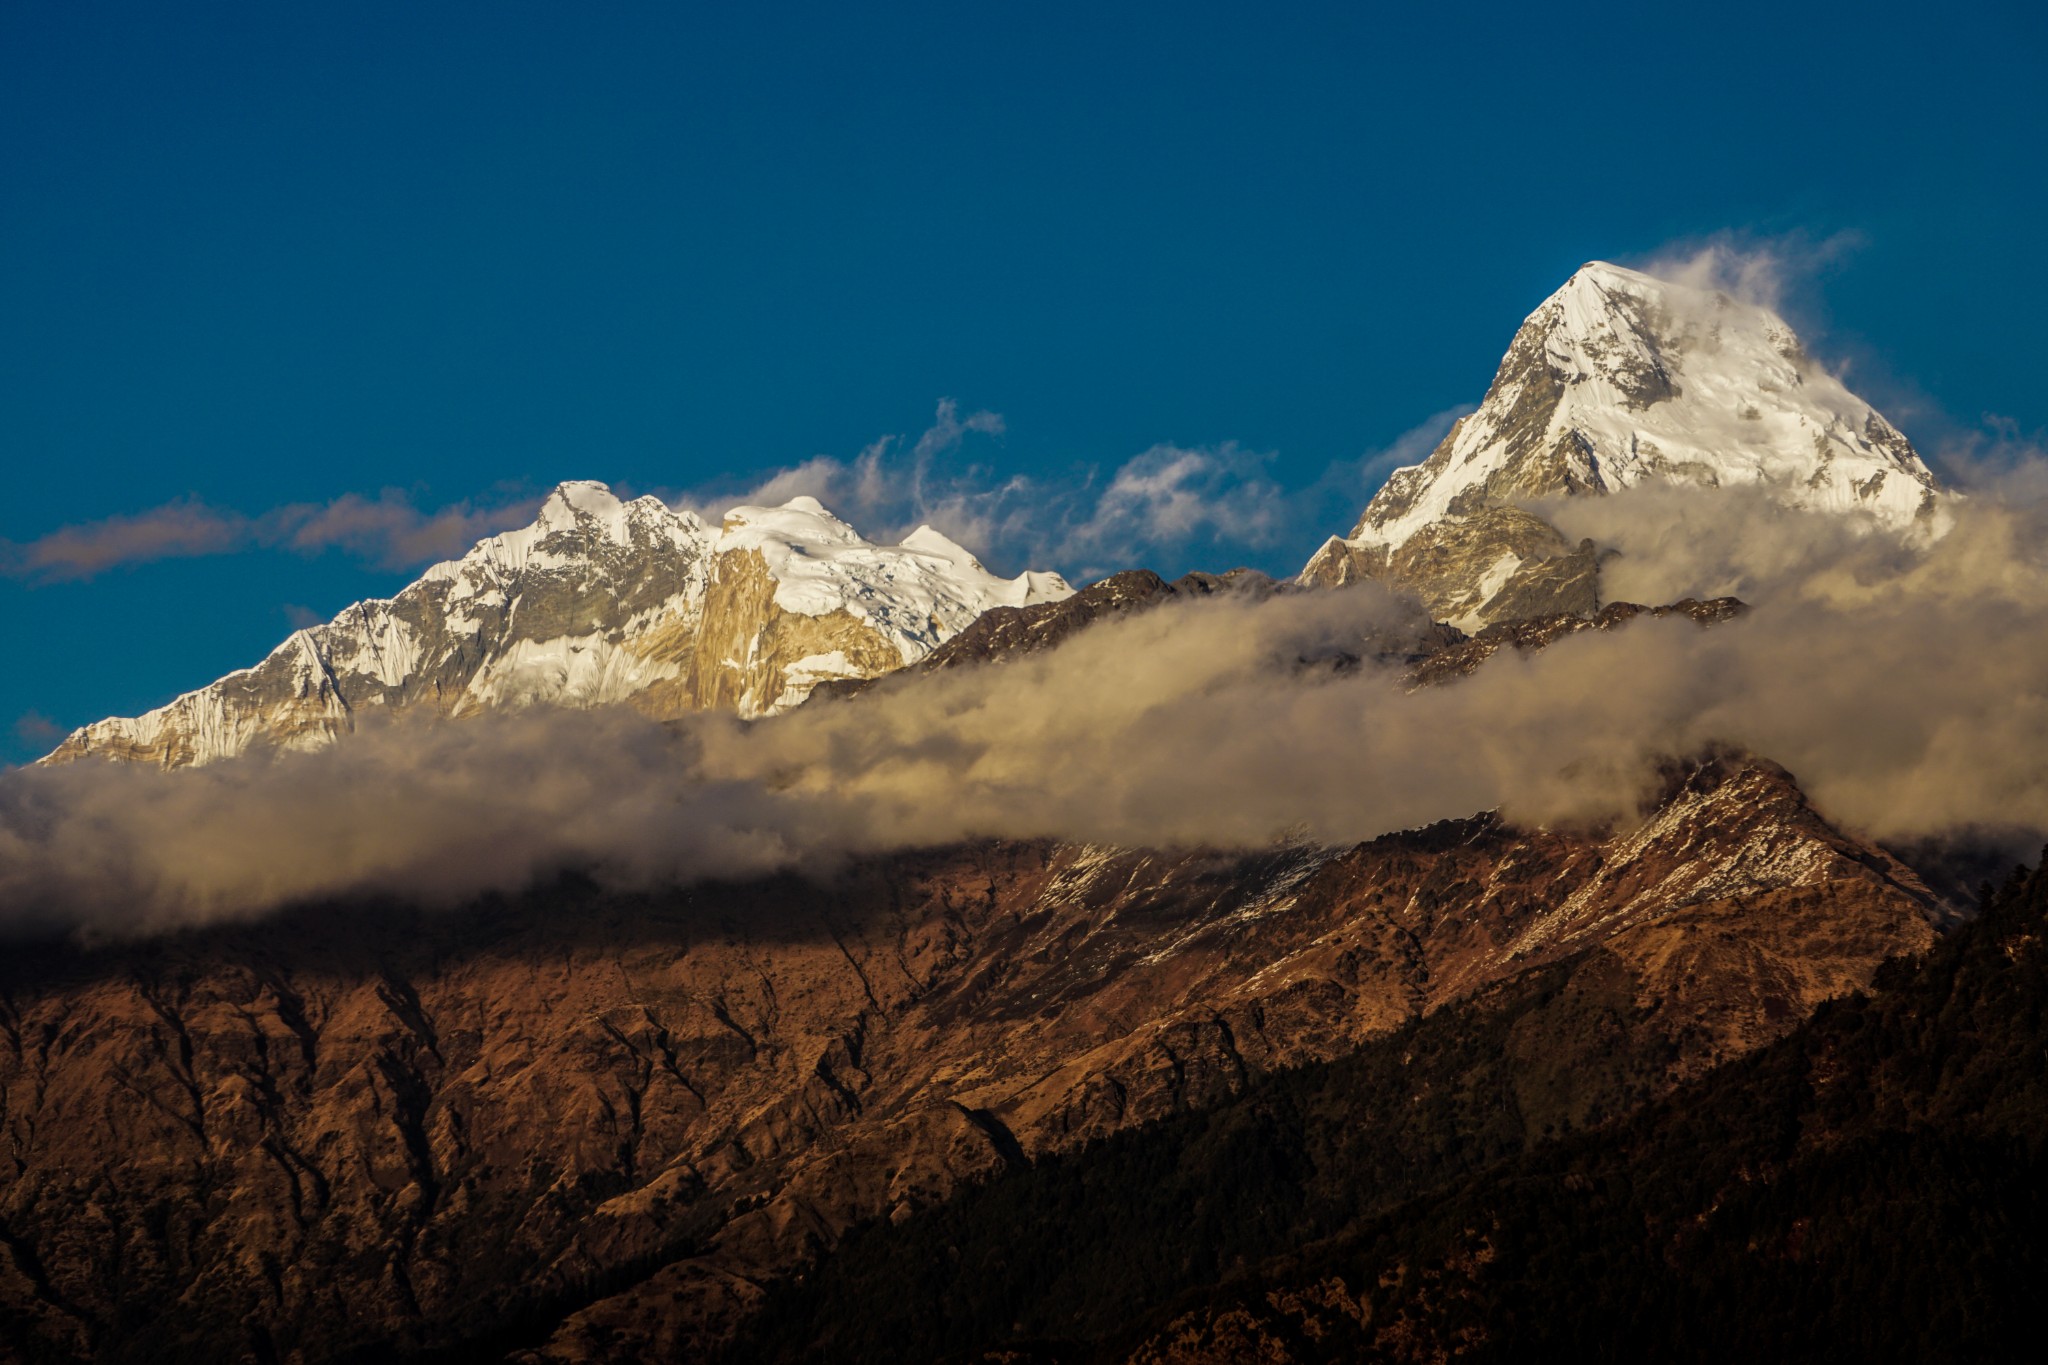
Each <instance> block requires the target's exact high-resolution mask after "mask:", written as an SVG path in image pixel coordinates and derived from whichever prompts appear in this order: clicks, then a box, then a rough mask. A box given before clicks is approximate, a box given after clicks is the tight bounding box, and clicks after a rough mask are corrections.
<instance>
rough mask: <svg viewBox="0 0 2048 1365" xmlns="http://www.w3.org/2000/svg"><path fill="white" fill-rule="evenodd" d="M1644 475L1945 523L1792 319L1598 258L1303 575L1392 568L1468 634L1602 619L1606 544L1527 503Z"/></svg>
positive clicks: (1628, 482) (1895, 436)
mask: <svg viewBox="0 0 2048 1365" xmlns="http://www.w3.org/2000/svg"><path fill="white" fill-rule="evenodd" d="M1644 484H1673V485H1681V486H1687V487H1696V488H1732V487H1754V488H1760V489H1762V490H1763V491H1764V492H1765V493H1766V494H1767V495H1768V496H1770V497H1771V498H1773V499H1774V500H1776V501H1779V502H1781V503H1784V504H1786V505H1788V506H1793V507H1801V508H1808V509H1813V510H1819V511H1828V512H1839V513H1845V514H1846V513H1854V514H1861V515H1866V516H1868V517H1870V518H1871V519H1873V520H1874V521H1875V522H1877V523H1879V524H1882V525H1885V526H1889V527H1892V528H1895V529H1903V528H1906V527H1912V526H1927V525H1932V524H1933V523H1934V522H1935V521H1936V520H1938V515H1939V501H1938V494H1937V490H1936V488H1935V483H1934V476H1933V475H1932V474H1931V473H1930V472H1929V471H1928V469H1927V466H1926V465H1925V464H1924V463H1923V462H1922V461H1921V459H1920V457H1919V455H1918V453H1917V452H1915V451H1914V449H1913V447H1912V444H1911V443H1910V442H1908V441H1907V440H1906V438H1905V437H1904V436H1902V435H1900V434H1899V432H1898V431H1897V429H1896V428H1894V427H1893V426H1892V425H1891V424H1890V423H1889V422H1887V421H1886V420H1885V419H1884V417H1883V416H1882V415H1880V414H1879V413H1878V412H1877V411H1876V410H1875V409H1874V408H1872V407H1871V406H1870V405H1869V404H1868V403H1865V402H1864V401H1863V400H1862V399H1860V398H1858V397H1856V396H1855V395H1854V394H1852V393H1850V392H1849V390H1848V389H1847V388H1845V387H1844V386H1843V385H1842V383H1841V382H1840V381H1839V380H1838V379H1836V378H1835V377H1834V376H1833V375H1830V374H1829V373H1827V372H1826V371H1825V370H1823V369H1822V368H1820V367H1819V366H1817V365H1815V364H1813V363H1812V362H1811V361H1810V360H1808V359H1807V357H1806V355H1805V353H1804V351H1803V350H1802V349H1801V347H1800V344H1799V340H1798V338H1797V337H1796V336H1794V335H1793V333H1792V330H1791V328H1789V327H1788V326H1786V324H1785V322H1784V319H1782V318H1780V317H1778V316H1777V315H1776V314H1774V313H1772V312H1770V311H1769V310H1767V309H1763V308H1759V307H1755V306H1753V305H1750V304H1745V303H1741V302H1738V301H1736V300H1734V299H1731V298H1729V297H1728V296H1726V295H1724V294H1718V293H1713V292H1709V291H1705V290H1700V289H1695V288H1691V287H1689V286H1686V285H1681V284H1675V283H1672V282H1669V281H1665V280H1658V279H1654V278H1652V277H1650V276H1648V275H1643V274H1640V273H1638V272H1636V271H1632V270H1624V269H1621V268H1620V267H1617V266H1612V265H1607V264H1605V263H1604V262H1598V261H1595V262H1592V263H1590V264H1588V265H1586V266H1584V267H1582V268H1581V269H1580V270H1579V271H1578V272H1577V273H1576V274H1574V275H1573V276H1572V278H1571V279H1570V280H1569V281H1567V282H1566V284H1565V285H1564V287H1563V288H1562V289H1560V290H1558V292H1557V293H1556V294H1553V295H1552V296H1551V297H1550V298H1549V299H1547V300H1546V301H1545V302H1544V303H1543V305H1542V306H1541V307H1539V308H1538V309H1537V310H1536V311H1535V312H1534V313H1531V314H1530V315H1529V317H1528V319H1527V320H1526V321H1525V322H1524V323H1523V324H1522V326H1521V329H1520V330H1519V331H1518V332H1517V333H1516V334H1515V338H1514V341H1513V343H1512V344H1511V345H1510V346H1509V348H1508V352H1507V355H1506V356H1505V357H1504V358H1503V359H1502V361H1501V364H1500V368H1499V370H1498V371H1497V372H1496V373H1495V375H1494V379H1493V384H1492V386H1491V387H1489V388H1488V390H1487V392H1486V397H1485V399H1484V401H1483V402H1481V404H1480V405H1479V408H1478V410H1477V411H1475V412H1473V413H1472V414H1471V415H1470V416H1468V417H1466V418H1464V419H1463V420H1461V421H1460V422H1458V424H1457V425H1456V426H1454V427H1453V428H1452V429H1451V431H1450V434H1449V435H1447V436H1445V437H1444V439H1443V442H1442V443H1441V444H1440V445H1438V446H1437V448H1436V450H1435V451H1433V452H1432V453H1431V454H1430V456H1429V458H1428V459H1426V460H1424V461H1423V462H1422V463H1421V464H1419V465H1410V466H1408V467H1406V468H1403V469H1398V470H1396V471H1394V473H1393V475H1392V476H1391V477H1389V478H1388V480H1387V482H1386V484H1385V486H1384V487H1382V488H1381V489H1380V491H1379V493H1378V494H1377V495H1375V496H1374V498H1373V500H1372V502H1371V503H1370V504H1369V505H1368V506H1367V507H1366V509H1365V513H1364V515H1363V516H1362V517H1361V518H1360V520H1359V523H1358V525H1357V527H1356V528H1355V529H1354V530H1353V531H1352V533H1351V534H1350V535H1349V536H1348V537H1344V538H1337V537H1332V538H1331V539H1330V540H1329V541H1327V542H1325V544H1324V545H1323V546H1322V548H1321V549H1319V550H1318V551H1317V552H1316V554H1315V556H1314V557H1313V558H1312V559H1310V561H1309V563H1308V565H1307V567H1306V568H1305V569H1303V571H1302V574H1301V581H1302V582H1303V583H1306V584H1311V585H1318V586H1334V585H1337V584H1341V583H1344V582H1348V581H1352V580H1355V579H1358V578H1377V579H1381V580H1383V581H1385V582H1388V583H1390V584H1393V585H1395V586H1397V587H1401V588H1405V589H1408V590H1410V591H1412V592H1414V593H1416V594H1417V595H1419V596H1420V597H1421V598H1422V600H1423V601H1424V603H1426V604H1427V605H1428V607H1429V609H1430V611H1431V612H1432V614H1434V615H1435V616H1436V617H1437V618H1438V619H1440V620H1447V621H1450V622H1452V623H1453V624H1455V625H1458V626H1460V627H1462V628H1464V629H1467V630H1477V629H1479V628H1480V627H1483V626H1485V625H1487V624H1490V623H1492V622H1497V621H1508V620H1514V619H1517V618H1519V617H1524V616H1532V615H1543V614H1550V613H1557V612H1572V613H1578V614H1586V613H1590V612H1592V611H1593V610H1595V609H1597V608H1598V606H1599V605H1600V602H1599V588H1598V582H1599V576H1598V575H1599V560H1598V555H1597V552H1596V551H1595V549H1594V547H1592V546H1591V545H1590V544H1578V545H1574V544H1571V543H1569V542H1568V541H1566V540H1565V538H1564V537H1563V536H1562V535H1560V534H1559V533H1558V532H1557V531H1556V530H1555V529H1554V528H1553V527H1551V526H1550V525H1549V524H1548V523H1546V522H1544V521H1543V520H1542V519H1541V518H1540V517H1539V516H1538V515H1537V514H1536V513H1535V512H1532V511H1531V510H1529V508H1530V507H1531V506H1532V505H1538V506H1540V504H1541V503H1542V502H1543V501H1544V500H1546V499H1555V498H1568V497H1583V496H1592V495H1599V494H1603V493H1610V492H1613V491H1615V490H1617V489H1622V488H1630V487H1636V486H1640V485H1644Z"/></svg>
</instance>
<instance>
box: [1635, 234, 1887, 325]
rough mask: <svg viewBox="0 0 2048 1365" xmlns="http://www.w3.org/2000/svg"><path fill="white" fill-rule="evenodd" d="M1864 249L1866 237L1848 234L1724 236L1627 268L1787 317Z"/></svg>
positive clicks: (1669, 248) (1675, 247) (1693, 241)
mask: <svg viewBox="0 0 2048 1365" xmlns="http://www.w3.org/2000/svg"><path fill="white" fill-rule="evenodd" d="M1863 244H1864V238H1863V235H1862V234H1861V233H1859V232H1850V231H1845V232H1836V233H1832V234H1830V235H1828V236H1825V237H1815V236H1813V235H1812V234H1810V233H1802V232H1790V233H1777V234H1772V235H1764V234H1758V233H1744V232H1735V231H1724V232H1717V233H1714V234H1712V235H1711V236H1707V237H1695V238H1686V239H1682V240H1680V241H1675V242H1670V243H1667V244H1666V245H1664V246H1661V247H1659V248H1658V249H1657V250H1655V251H1653V252H1651V253H1650V254H1649V255H1647V256H1643V257H1639V258H1635V259H1634V260H1631V261H1628V262H1625V264H1629V265H1631V266H1632V267H1633V268H1635V269H1637V270H1640V271H1642V272H1643V273H1644V274H1646V275H1655V276H1656V277H1657V278H1659V279H1663V280H1670V281H1672V282H1673V283H1675V284H1685V285H1690V286H1692V287H1693V288H1695V289H1711V290H1718V291H1719V292H1721V293H1723V294H1727V295H1729V296H1730V297H1731V298H1736V299H1740V300H1742V301H1743V302H1744V303H1752V304H1756V305H1758V306H1759V307H1763V308H1769V309H1770V310H1772V311H1773V312H1783V311H1784V309H1785V307H1786V305H1787V303H1788V301H1789V300H1792V299H1794V298H1797V297H1798V296H1800V295H1803V294H1804V293H1805V292H1806V291H1807V290H1808V289H1810V287H1811V286H1812V285H1813V284H1814V283H1815V282H1816V281H1817V280H1819V279H1820V278H1821V277H1822V276H1823V275H1825V274H1826V273H1827V271H1829V270H1830V269H1833V268H1834V267H1835V266H1838V265H1840V264H1841V263H1842V262H1843V261H1846V260H1847V259H1848V258H1849V257H1850V256H1852V255H1854V254H1855V253H1856V252H1857V251H1858V250H1860V249H1861V248H1862V246H1863Z"/></svg>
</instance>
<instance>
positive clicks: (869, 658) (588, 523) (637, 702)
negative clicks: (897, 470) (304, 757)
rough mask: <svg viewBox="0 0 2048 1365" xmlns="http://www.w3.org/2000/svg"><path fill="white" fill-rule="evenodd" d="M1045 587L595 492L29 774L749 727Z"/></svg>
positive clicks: (826, 532)
mask: <svg viewBox="0 0 2048 1365" xmlns="http://www.w3.org/2000/svg"><path fill="white" fill-rule="evenodd" d="M1069 592H1070V589H1069V588H1068V587H1067V585H1066V584H1065V583H1064V582H1063V581H1062V580H1061V579H1060V578H1059V577H1058V576H1057V575H1053V574H1038V573H1027V574H1024V575H1021V576H1020V577H1018V578H1015V579H1007V580H1006V579H999V578H996V577H994V576H993V575H991V574H990V573H988V571H987V570H985V569H983V568H982V566H981V565H980V564H979V563H978V562H977V561H976V560H975V559H974V557H973V556H972V555H969V554H968V553H967V552H966V551H965V550H963V549H961V548H960V547H959V546H957V545H955V544H953V542H951V541H949V540H947V539H946V538H945V537H944V536H941V535H939V534H938V533H937V532H935V531H932V530H930V529H929V528H923V529H920V530H918V531H917V532H915V533H913V534H912V535H911V536H910V537H909V539H907V540H906V541H905V542H904V543H903V544H902V545H897V546H878V545H871V544H869V543H868V542H867V541H865V540H863V539H861V537H860V536H859V535H858V534H856V533H855V532H854V530H853V528H852V527H850V526H848V525H846V523H844V522H842V521H840V520H839V519H838V518H836V517H834V516H832V515H831V514H830V513H829V512H827V511H826V510H825V509H824V508H823V507H821V506H819V505H818V503H817V502H816V501H815V500H814V499H811V498H796V499H794V500H792V501H791V502H789V503H787V504H785V505H783V506H781V507H740V508H735V509H733V510H732V511H731V512H729V513H727V514H726V517H725V520H724V522H723V524H722V525H721V526H720V527H718V528H717V529H716V530H714V529H711V528H709V527H707V526H706V525H705V524H704V523H703V522H702V521H701V520H700V519H699V518H698V517H697V516H696V515H695V514H694V513H691V512H689V511H674V510H671V509H670V508H668V507H666V506H664V505H663V504H662V503H661V502H660V501H659V500H657V499H654V498H651V497H650V498H638V499H635V500H633V501H631V502H622V501H620V500H619V499H618V498H616V497H614V496H613V495H612V493H611V491H610V490H609V489H607V488H605V487H604V485H602V484H595V483H570V484H563V485H562V486H561V487H559V488H557V489H556V490H555V491H554V492H553V493H552V494H551V495H549V497H548V499H547V501H546V502H545V503H544V504H543V505H542V507H541V510H540V515H539V517H538V519H537V520H535V522H534V523H533V524H532V525H531V526H528V527H525V528H523V529H521V530H518V531H509V532H506V533H505V534H503V535H498V536H492V537H490V538H488V539H486V540H484V541H481V542H479V543H478V545H477V546H476V548H475V549H473V550H472V551H470V552H469V553H468V554H467V555H465V556H463V557H462V558H461V559H459V560H454V561H451V562H449V563H445V564H438V565H435V566H434V567H433V568H431V569H429V570H427V572H426V573H425V574H424V575H423V576H422V577H421V578H420V579H419V581H418V582H416V583H414V584H412V585H411V586H409V587H407V588H406V589H405V590H404V591H402V592H400V593H399V594H398V595H397V596H396V597H394V598H391V599H389V600H388V601H373V602H359V603H357V604H356V605H354V606H352V607H350V608H348V609H347V610H346V611H344V612H343V613H342V614H341V615H339V616H337V617H336V618H335V619H334V620H333V621H331V622H329V623H328V624H326V625H324V626H314V627H311V628H309V629H306V630H301V631H297V632H295V633H294V634H293V635H292V636H291V638H290V639H288V640H286V641H285V642H284V643H283V644H281V645H279V646H278V647H277V648H276V649H275V650H273V651H272V652H271V654H270V656H269V657H268V658H266V659H265V660H264V661H263V662H262V663H260V664H258V665H257V666H256V667H254V668H249V669H243V670H241V671H240V672H236V673H231V674H229V675H228V676H227V677H225V678H222V679H220V680H219V681H217V682H215V683H212V684H210V685H209V686H207V687H203V688H200V689H198V690H197V691H194V692H188V693H186V694H185V695H184V696H181V697H179V698H177V699H176V700H175V701H172V702H171V703H169V704H168V705H166V706H163V707H160V708H158V709H157V710H155V711H151V712H148V713H147V714H145V715H142V716H138V717H133V718H115V719H110V720H103V721H99V722H97V723H95V724H93V725H88V726H85V727H84V728H82V729H80V730H78V731H76V732H74V733H73V734H72V735H71V736H70V737H69V738H67V739H66V740H65V741H64V743H63V744H62V745H60V746H59V747H58V748H57V750H56V752H55V753H53V754H51V755H50V759H51V760H52V761H58V762H64V761H69V760H73V759H78V758H84V757H89V756H90V757H102V758H113V759H121V760H125V761H130V762H141V763H151V764H156V765H159V766H162V767H166V768H176V767H183V766H185V765H187V764H193V763H207V762H212V761H215V760H217V759H222V758H228V757H232V756H234V755H237V754H241V753H245V752H248V751H249V750H251V749H259V750H260V749H278V748H285V749H290V748H307V747H318V746H321V745H326V744H330V743H332V742H334V740H335V739H336V738H338V737H339V736H341V735H344V734H347V733H348V732H349V731H351V730H352V729H353V728H354V727H355V724H356V722H357V720H358V719H359V718H360V717H362V716H364V715H366V714H369V713H372V712H386V713H400V712H408V711H429V712H435V713H440V714H446V715H455V716H460V715H465V714H469V713H472V712H476V711H480V710H486V709H492V708H501V707H513V708H516V707H525V706H537V705H554V706H601V705H619V704H623V705H629V706H634V707H637V708H639V709H641V710H643V711H646V712H648V713H650V714H653V715H656V716H670V715H675V714H679V713H681V712H684V711H692V710H701V709H706V708H724V709H730V710H735V711H738V712H739V713H740V714H741V715H745V716H758V715H769V714H773V713H775V712H777V711H781V710H786V709H788V708H789V707H791V706H794V705H796V704H797V703H799V702H801V701H802V700H803V699H804V698H805V697H806V696H807V695H809V693H810V690H811V689H812V688H813V687H814V686H816V685H817V684H818V683H819V682H820V681H822V680H825V679H832V678H855V679H860V678H869V677H874V676H876V675H878V674H881V673H885V672H888V671H890V670H892V669H895V668H900V667H902V666H903V665H904V664H906V663H910V662H913V661H915V660H917V659H920V658H923V657H924V656H925V655H926V654H928V653H930V652H931V651H932V650H933V649H935V648H936V647H938V646H939V645H940V644H942V643H943V642H944V641H946V640H948V639H950V638H951V637H952V636H954V635H955V634H957V633H959V631H961V630H962V629H964V628H965V627H966V626H968V625H969V624H971V623H972V622H973V621H974V620H975V619H977V618H978V617H979V616H981V614H982V613H984V612H986V611H988V610H989V609H990V608H992V607H997V606H1013V607H1017V606H1024V605H1027V604H1032V603H1042V602H1053V601H1057V600H1059V599H1061V598H1064V597H1065V596H1067V595H1068V593H1069Z"/></svg>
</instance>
